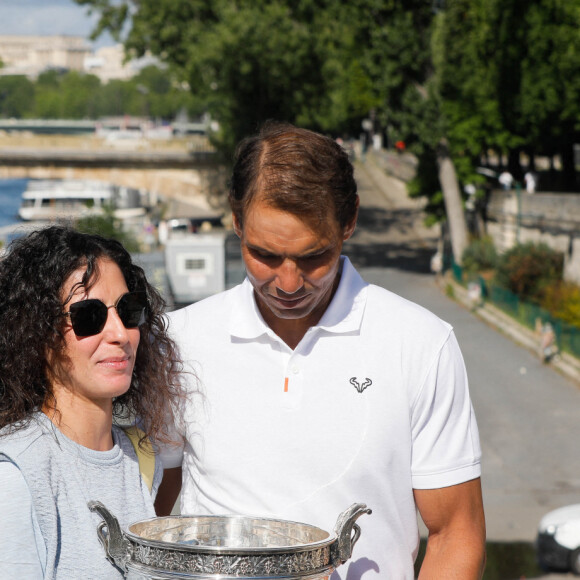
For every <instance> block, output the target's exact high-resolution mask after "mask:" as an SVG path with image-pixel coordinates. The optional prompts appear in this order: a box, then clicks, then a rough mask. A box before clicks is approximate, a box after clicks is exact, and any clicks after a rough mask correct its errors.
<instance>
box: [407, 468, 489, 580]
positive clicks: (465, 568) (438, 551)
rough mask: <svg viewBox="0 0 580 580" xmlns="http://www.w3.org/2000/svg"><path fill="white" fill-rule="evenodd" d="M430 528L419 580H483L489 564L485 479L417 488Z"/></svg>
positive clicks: (423, 515) (421, 506)
mask: <svg viewBox="0 0 580 580" xmlns="http://www.w3.org/2000/svg"><path fill="white" fill-rule="evenodd" d="M414 494H415V502H416V504H417V508H418V509H419V513H420V514H421V517H422V518H423V521H424V522H425V525H426V526H427V529H428V530H429V538H428V540H427V551H426V553H425V559H424V560H423V565H422V566H421V572H420V574H419V580H438V579H441V580H443V579H445V580H452V579H456V580H480V579H481V577H482V575H483V569H484V567H485V516H484V513H483V500H482V496H481V481H480V479H479V478H478V479H474V480H472V481H468V482H466V483H460V484H459V485H453V486H450V487H444V488H440V489H415V490H414Z"/></svg>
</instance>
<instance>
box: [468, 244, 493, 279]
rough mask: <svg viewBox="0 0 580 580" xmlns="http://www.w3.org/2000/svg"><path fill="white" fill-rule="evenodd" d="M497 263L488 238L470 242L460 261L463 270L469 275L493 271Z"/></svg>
mask: <svg viewBox="0 0 580 580" xmlns="http://www.w3.org/2000/svg"><path fill="white" fill-rule="evenodd" d="M497 262H498V256H497V252H496V249H495V245H494V243H493V240H492V239H491V238H490V237H484V238H478V239H475V240H472V241H471V242H470V244H469V245H468V246H467V248H465V250H464V252H463V256H462V259H461V264H462V266H463V269H464V270H465V271H466V272H468V273H470V274H471V273H477V272H483V271H486V270H494V269H495V268H496V266H497Z"/></svg>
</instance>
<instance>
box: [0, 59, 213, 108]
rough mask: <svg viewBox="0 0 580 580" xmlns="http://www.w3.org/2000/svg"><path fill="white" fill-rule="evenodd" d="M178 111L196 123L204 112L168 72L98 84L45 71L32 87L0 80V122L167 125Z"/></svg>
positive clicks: (152, 70) (20, 80)
mask: <svg viewBox="0 0 580 580" xmlns="http://www.w3.org/2000/svg"><path fill="white" fill-rule="evenodd" d="M181 111H186V112H187V113H188V115H189V116H190V117H199V116H200V115H201V114H202V113H203V112H204V111H205V106H204V103H203V102H202V101H200V99H198V98H196V97H195V96H194V95H193V94H192V93H191V91H190V90H189V87H188V86H187V85H182V84H180V83H179V82H178V81H177V80H176V78H175V76H174V75H173V74H172V73H171V71H169V70H164V69H161V68H159V67H157V66H148V67H146V68H144V69H142V70H141V71H140V72H139V73H138V74H137V75H136V76H135V77H133V78H132V79H130V80H126V81H121V80H112V81H110V82H109V83H107V84H104V85H103V84H101V81H100V80H99V78H98V77H96V76H94V75H89V74H83V73H79V72H76V71H70V72H62V71H55V70H50V71H46V72H43V73H42V74H40V75H39V76H38V79H37V80H36V82H34V83H33V82H31V81H29V80H28V79H26V78H25V77H11V76H8V77H0V116H2V117H14V118H27V117H28V118H40V119H98V118H100V117H105V116H121V115H133V116H143V117H153V118H156V119H165V120H172V119H174V118H175V117H176V116H177V115H178V113H180V112H181Z"/></svg>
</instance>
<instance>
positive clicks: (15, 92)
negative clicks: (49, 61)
mask: <svg viewBox="0 0 580 580" xmlns="http://www.w3.org/2000/svg"><path fill="white" fill-rule="evenodd" d="M33 102H34V86H33V84H32V82H31V81H29V80H28V79H27V78H26V77H22V76H5V77H0V116H2V117H4V118H11V117H14V118H16V119H22V118H23V117H26V116H27V114H28V113H29V111H30V110H31V108H32V103H33Z"/></svg>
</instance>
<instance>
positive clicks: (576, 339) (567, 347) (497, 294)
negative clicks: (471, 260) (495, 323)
mask: <svg viewBox="0 0 580 580" xmlns="http://www.w3.org/2000/svg"><path fill="white" fill-rule="evenodd" d="M451 271H452V273H453V277H454V278H455V280H456V281H457V282H459V283H460V284H462V285H463V284H464V283H465V282H464V279H463V278H464V276H463V269H462V268H461V266H458V265H457V264H455V263H453V264H452V266H451ZM477 282H478V284H479V285H480V288H481V299H482V300H485V301H488V302H489V303H491V304H493V305H494V306H496V307H497V308H499V309H500V310H502V311H503V312H505V313H506V314H508V315H509V316H511V317H512V318H513V319H514V320H516V321H517V322H519V323H520V324H522V325H523V326H526V327H527V328H529V329H531V330H533V331H535V332H537V333H538V335H539V336H541V334H542V329H544V328H545V327H546V326H547V325H550V326H551V329H552V330H553V332H554V334H555V336H556V344H557V346H558V349H559V350H561V351H566V352H568V353H570V354H571V355H573V356H575V357H578V358H580V328H579V327H577V326H575V325H573V324H569V323H567V322H564V321H563V320H561V319H558V318H556V317H554V316H552V314H550V312H548V311H547V310H545V309H544V308H541V307H540V306H538V305H537V304H533V303H531V302H526V301H524V300H520V298H519V297H518V296H517V295H516V294H514V293H513V292H511V291H510V290H507V289H506V288H502V287H501V286H497V285H495V284H493V283H489V282H487V281H486V280H484V279H483V278H482V277H481V276H478V279H477Z"/></svg>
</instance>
